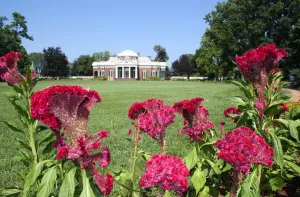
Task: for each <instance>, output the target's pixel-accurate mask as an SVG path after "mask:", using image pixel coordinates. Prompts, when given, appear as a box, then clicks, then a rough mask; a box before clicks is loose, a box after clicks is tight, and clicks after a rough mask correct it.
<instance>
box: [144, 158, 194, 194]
mask: <svg viewBox="0 0 300 197" xmlns="http://www.w3.org/2000/svg"><path fill="white" fill-rule="evenodd" d="M146 166H147V169H146V171H145V173H144V174H143V176H142V178H141V180H140V186H141V187H143V188H150V187H155V186H158V185H161V186H162V188H163V189H165V190H169V191H170V190H173V191H175V192H177V194H178V195H180V196H181V195H182V194H183V193H184V192H185V191H187V189H188V180H187V177H188V176H189V170H188V168H187V167H186V165H185V164H184V163H183V162H182V160H181V159H180V158H178V157H174V156H167V155H152V156H151V158H150V160H149V161H147V163H146Z"/></svg>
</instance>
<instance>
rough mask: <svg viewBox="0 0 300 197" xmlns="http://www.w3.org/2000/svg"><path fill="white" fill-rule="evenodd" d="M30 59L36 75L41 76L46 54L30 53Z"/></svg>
mask: <svg viewBox="0 0 300 197" xmlns="http://www.w3.org/2000/svg"><path fill="white" fill-rule="evenodd" d="M29 58H30V60H31V62H32V64H33V68H34V70H35V72H36V73H38V74H40V73H41V71H42V70H43V67H44V54H43V53H30V54H29Z"/></svg>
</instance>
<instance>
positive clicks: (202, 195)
mask: <svg viewBox="0 0 300 197" xmlns="http://www.w3.org/2000/svg"><path fill="white" fill-rule="evenodd" d="M209 196H210V194H209V187H207V186H205V187H204V188H203V190H202V191H201V192H200V193H199V197H209Z"/></svg>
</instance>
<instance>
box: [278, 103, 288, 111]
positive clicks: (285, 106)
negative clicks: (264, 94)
mask: <svg viewBox="0 0 300 197" xmlns="http://www.w3.org/2000/svg"><path fill="white" fill-rule="evenodd" d="M278 105H279V106H280V107H281V109H280V113H281V114H282V113H284V112H286V111H289V108H288V106H287V105H286V104H285V103H279V104H278Z"/></svg>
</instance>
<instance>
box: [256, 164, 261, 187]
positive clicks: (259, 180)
mask: <svg viewBox="0 0 300 197" xmlns="http://www.w3.org/2000/svg"><path fill="white" fill-rule="evenodd" d="M261 172H262V165H261V164H259V165H258V175H257V181H258V185H259V186H260V182H261Z"/></svg>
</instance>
